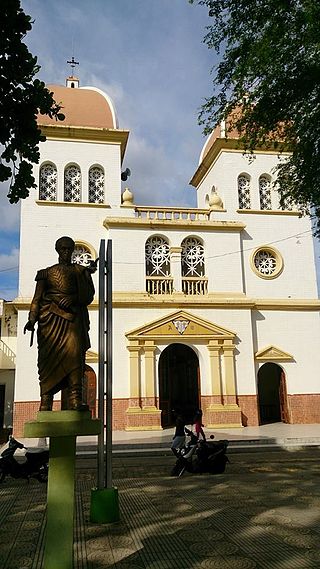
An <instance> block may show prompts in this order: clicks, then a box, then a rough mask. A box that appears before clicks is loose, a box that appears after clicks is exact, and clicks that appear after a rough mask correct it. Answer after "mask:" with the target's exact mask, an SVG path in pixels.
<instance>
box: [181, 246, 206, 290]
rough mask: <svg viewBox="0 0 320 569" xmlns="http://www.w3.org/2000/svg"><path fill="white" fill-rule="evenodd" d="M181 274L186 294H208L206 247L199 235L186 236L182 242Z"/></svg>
mask: <svg viewBox="0 0 320 569" xmlns="http://www.w3.org/2000/svg"><path fill="white" fill-rule="evenodd" d="M181 275H182V292H183V293H184V294H207V292H208V279H207V278H206V277H205V266H204V247H203V243H202V241H201V240H200V239H198V238H197V237H186V238H185V239H184V240H183V241H182V243H181Z"/></svg>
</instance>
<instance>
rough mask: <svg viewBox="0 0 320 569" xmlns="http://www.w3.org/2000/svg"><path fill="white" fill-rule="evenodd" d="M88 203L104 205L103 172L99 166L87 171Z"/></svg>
mask: <svg viewBox="0 0 320 569" xmlns="http://www.w3.org/2000/svg"><path fill="white" fill-rule="evenodd" d="M89 203H104V172H103V169H102V168H100V167H99V166H93V167H92V168H90V170H89Z"/></svg>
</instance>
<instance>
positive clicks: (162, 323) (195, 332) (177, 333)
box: [126, 310, 235, 339]
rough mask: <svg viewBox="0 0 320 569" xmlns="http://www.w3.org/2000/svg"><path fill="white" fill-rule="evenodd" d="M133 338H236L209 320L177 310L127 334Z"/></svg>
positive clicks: (233, 334)
mask: <svg viewBox="0 0 320 569" xmlns="http://www.w3.org/2000/svg"><path fill="white" fill-rule="evenodd" d="M126 336H127V337H128V338H130V339H133V338H141V337H143V338H160V337H162V338H173V337H175V338H179V337H180V338H182V337H183V338H191V337H197V338H216V339H226V338H229V339H231V338H234V337H235V333H234V332H232V331H231V330H227V329H226V328H222V327H221V326H217V325H216V324H213V323H212V322H209V321H208V320H204V319H203V318H199V317H198V316H194V315H193V314H189V313H188V312H186V311H185V310H177V311H175V312H173V313H171V314H169V315H167V316H165V317H163V318H159V319H157V320H154V321H153V322H150V323H149V324H145V325H144V326H141V327H139V328H136V329H134V330H131V331H130V332H128V333H127V334H126Z"/></svg>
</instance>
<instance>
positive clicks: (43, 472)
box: [0, 436, 49, 483]
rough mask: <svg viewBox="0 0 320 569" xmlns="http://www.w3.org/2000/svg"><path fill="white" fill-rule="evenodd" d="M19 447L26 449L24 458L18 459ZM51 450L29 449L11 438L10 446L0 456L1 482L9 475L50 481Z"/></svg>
mask: <svg viewBox="0 0 320 569" xmlns="http://www.w3.org/2000/svg"><path fill="white" fill-rule="evenodd" d="M17 449H26V453H25V455H24V457H23V461H22V460H17V459H16V458H15V456H14V453H15V452H16V450H17ZM48 462H49V451H48V450H45V449H42V448H34V449H27V448H26V447H25V446H24V445H23V444H22V443H20V442H19V441H17V440H16V439H14V438H13V437H12V436H11V437H10V438H9V445H8V447H7V448H6V449H5V450H4V451H3V452H2V453H1V456H0V483H1V482H3V481H4V480H5V478H6V477H7V476H11V477H12V478H25V479H26V480H28V481H29V480H30V478H36V479H37V480H38V481H39V482H47V481H48Z"/></svg>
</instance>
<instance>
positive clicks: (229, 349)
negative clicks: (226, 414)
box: [222, 340, 238, 407]
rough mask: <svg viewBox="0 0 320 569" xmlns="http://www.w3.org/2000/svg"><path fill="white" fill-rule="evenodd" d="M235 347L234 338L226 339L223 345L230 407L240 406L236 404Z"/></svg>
mask: <svg viewBox="0 0 320 569" xmlns="http://www.w3.org/2000/svg"><path fill="white" fill-rule="evenodd" d="M234 348H235V345H234V344H233V342H232V340H225V341H224V343H223V346H222V349H223V357H224V369H225V389H226V393H225V396H224V401H225V404H226V405H227V406H228V407H230V406H232V407H234V406H235V407H238V405H237V404H236V380H235V369H234Z"/></svg>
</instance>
